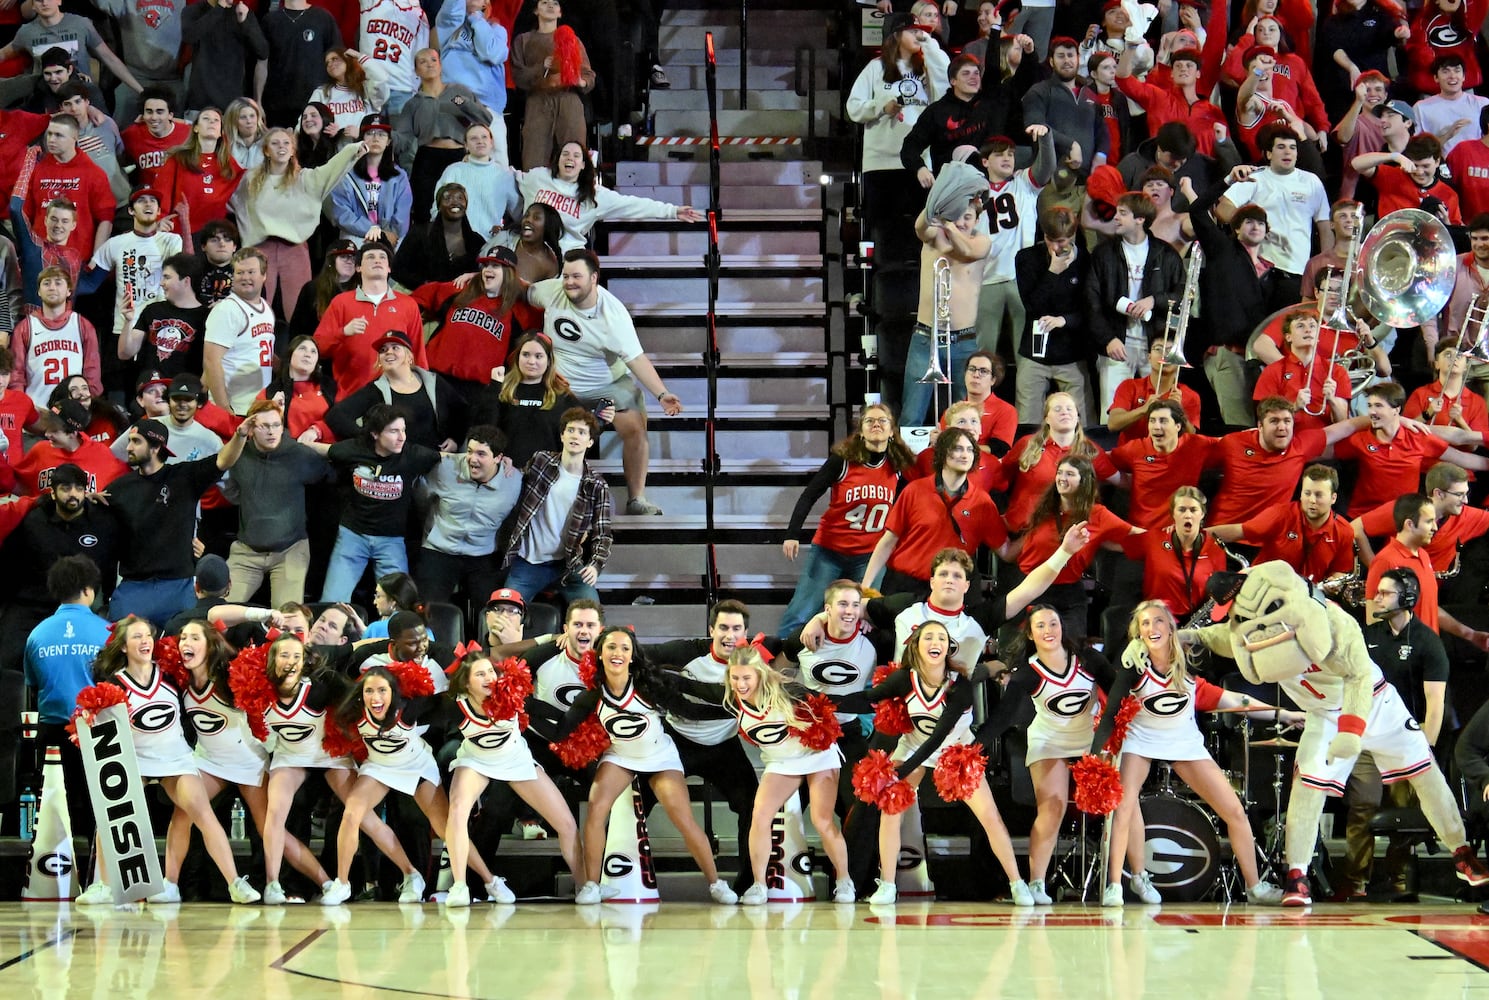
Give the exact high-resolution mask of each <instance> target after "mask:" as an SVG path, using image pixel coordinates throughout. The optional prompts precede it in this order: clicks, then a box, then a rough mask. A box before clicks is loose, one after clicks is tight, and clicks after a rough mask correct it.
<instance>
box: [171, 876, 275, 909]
mask: <svg viewBox="0 0 1489 1000" xmlns="http://www.w3.org/2000/svg"><path fill="white" fill-rule="evenodd" d="M227 894H228V898H229V899H231V900H232V901H233V902H235V903H239V904H244V903H257V902H258V901H259V900H260V899H262V898H263V897H262V896H260V895H259V891H258V890H257V889H255V888H254V887H253V886H251V885H249V884H248V876H247V875H239V876H238V877H237V878H235V879H233V881H232V882H231V883H230V884H229V885H228V887H227ZM177 898H178V899H179V898H180V895H179V894H177Z"/></svg>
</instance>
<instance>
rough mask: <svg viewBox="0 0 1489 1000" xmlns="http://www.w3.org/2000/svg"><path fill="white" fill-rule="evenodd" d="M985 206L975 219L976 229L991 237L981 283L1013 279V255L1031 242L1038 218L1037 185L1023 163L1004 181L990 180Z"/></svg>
mask: <svg viewBox="0 0 1489 1000" xmlns="http://www.w3.org/2000/svg"><path fill="white" fill-rule="evenodd" d="M988 191H989V192H990V200H989V201H988V203H987V210H986V211H984V212H983V213H982V216H981V217H980V218H978V220H977V232H979V233H986V234H987V235H988V238H989V239H991V240H992V249H991V250H989V251H988V257H987V266H986V268H985V269H984V270H983V272H982V283H983V284H984V285H996V284H998V283H999V282H1001V281H1012V280H1013V258H1014V255H1016V254H1017V253H1018V252H1019V251H1020V250H1023V249H1024V248H1025V247H1031V246H1033V245H1034V224H1035V223H1036V222H1037V221H1038V219H1039V185H1038V184H1035V183H1034V176H1033V175H1032V174H1031V173H1030V172H1029V169H1028V168H1027V167H1025V168H1024V169H1023V170H1020V171H1017V172H1016V173H1015V174H1014V175H1013V176H1012V177H1010V178H1008V180H1006V181H1001V182H998V183H993V182H989V183H988Z"/></svg>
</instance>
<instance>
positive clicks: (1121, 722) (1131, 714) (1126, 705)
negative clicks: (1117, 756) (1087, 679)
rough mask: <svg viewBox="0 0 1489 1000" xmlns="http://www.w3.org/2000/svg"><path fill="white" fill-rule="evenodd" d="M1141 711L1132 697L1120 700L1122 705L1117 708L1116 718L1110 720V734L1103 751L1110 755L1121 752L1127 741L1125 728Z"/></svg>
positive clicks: (1140, 706)
mask: <svg viewBox="0 0 1489 1000" xmlns="http://www.w3.org/2000/svg"><path fill="white" fill-rule="evenodd" d="M1141 710H1142V705H1140V704H1138V700H1137V698H1136V697H1134V696H1133V695H1128V696H1127V697H1126V698H1123V699H1122V704H1120V705H1118V706H1117V717H1116V718H1115V719H1113V720H1112V734H1111V735H1110V736H1108V737H1107V739H1106V745H1105V746H1104V747H1102V749H1103V750H1105V751H1106V752H1107V753H1111V754H1114V753H1118V752H1120V751H1121V749H1122V744H1123V743H1125V742H1126V741H1127V727H1128V726H1129V725H1131V723H1132V720H1133V719H1134V718H1136V717H1137V713H1138V712H1139V711H1141Z"/></svg>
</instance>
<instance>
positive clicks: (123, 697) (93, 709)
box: [67, 684, 129, 743]
mask: <svg viewBox="0 0 1489 1000" xmlns="http://www.w3.org/2000/svg"><path fill="white" fill-rule="evenodd" d="M128 704H129V696H128V695H127V694H125V693H124V689H123V688H121V687H120V686H119V685H117V684H92V685H89V686H88V687H85V688H83V690H81V691H79V692H78V700H77V708H75V709H73V712H72V718H71V719H70V720H68V723H67V733H68V735H69V736H71V737H72V741H73V742H74V743H76V742H77V741H78V725H77V722H78V719H79V718H82V719H83V721H85V722H87V723H88V725H90V726H91V725H93V723H94V720H96V719H97V718H98V713H99V712H102V711H103V710H104V709H106V708H113V707H114V706H115V705H128Z"/></svg>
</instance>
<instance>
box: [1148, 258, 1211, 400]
mask: <svg viewBox="0 0 1489 1000" xmlns="http://www.w3.org/2000/svg"><path fill="white" fill-rule="evenodd" d="M1204 266H1205V255H1204V252H1203V251H1202V250H1200V246H1199V241H1198V240H1195V241H1194V242H1193V243H1191V244H1189V263H1188V266H1187V267H1186V268H1185V271H1184V294H1183V295H1182V296H1180V298H1179V304H1178V305H1176V306H1174V308H1173V309H1170V310H1169V314H1168V318H1167V320H1166V321H1165V323H1164V329H1163V341H1164V344H1165V345H1166V346H1165V347H1164V351H1163V357H1162V358H1160V359H1159V361H1158V364H1157V365H1156V366H1154V368H1153V375H1154V382H1156V383H1157V386H1156V388H1157V390H1158V391H1159V392H1162V391H1163V368H1164V366H1165V365H1167V366H1168V367H1170V368H1173V369H1174V370H1175V371H1174V374H1175V377H1177V376H1178V369H1180V368H1190V367H1192V366H1191V365H1190V364H1189V362H1188V361H1185V360H1184V337H1185V336H1186V335H1187V334H1188V333H1189V314H1190V313H1191V312H1193V311H1194V302H1195V299H1196V297H1198V295H1199V273H1200V271H1201V270H1202V269H1203V268H1204Z"/></svg>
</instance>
